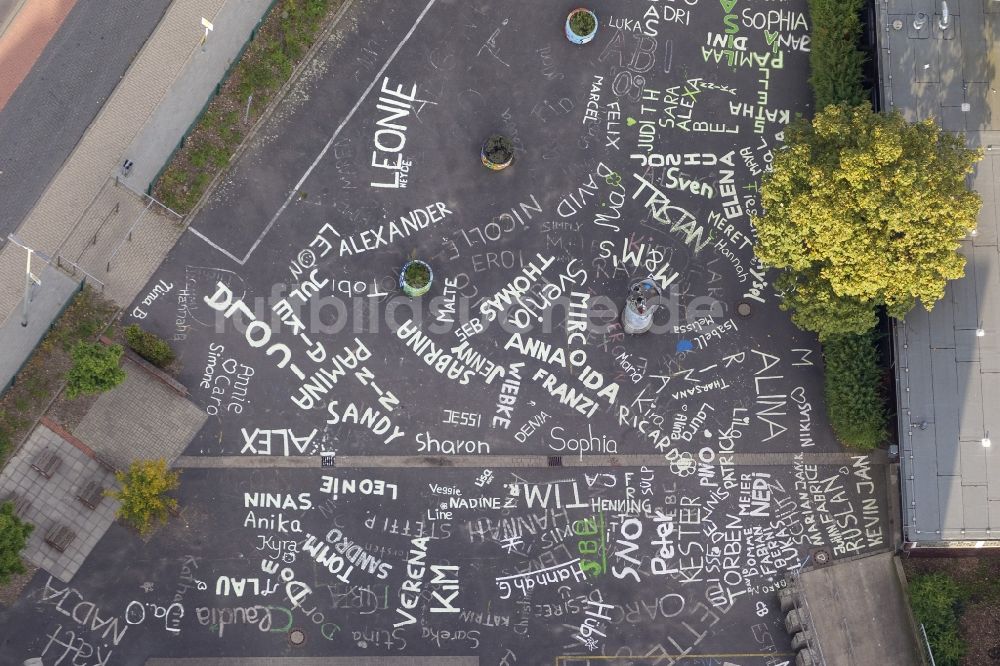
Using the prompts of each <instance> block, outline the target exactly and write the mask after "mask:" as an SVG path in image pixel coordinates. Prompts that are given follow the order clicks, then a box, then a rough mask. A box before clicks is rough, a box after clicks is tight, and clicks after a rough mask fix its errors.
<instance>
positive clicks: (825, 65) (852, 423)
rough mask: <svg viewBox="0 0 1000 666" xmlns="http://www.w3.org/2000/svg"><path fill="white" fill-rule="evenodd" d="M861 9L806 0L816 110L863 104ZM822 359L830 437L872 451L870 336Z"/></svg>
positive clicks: (877, 415) (876, 407)
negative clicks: (831, 433)
mask: <svg viewBox="0 0 1000 666" xmlns="http://www.w3.org/2000/svg"><path fill="white" fill-rule="evenodd" d="M863 6H864V0H809V15H810V18H811V21H812V33H811V36H810V37H811V39H810V44H809V47H810V52H809V66H810V70H811V71H810V76H809V85H811V86H812V89H813V97H814V100H815V103H816V111H820V110H822V109H825V108H826V107H827V106H829V105H830V104H843V103H847V104H851V105H858V104H862V103H864V102H866V101H868V100H869V96H868V91H867V90H865V87H864V84H863V81H864V70H863V67H864V63H865V55H864V53H862V52H861V51H859V50H858V43H859V41H860V39H861V10H862V8H863ZM823 356H824V359H825V361H826V376H825V378H824V381H825V389H826V409H827V415H828V416H829V418H830V425H831V426H832V427H833V432H834V434H835V435H836V436H837V439H838V440H840V443H841V444H844V445H846V446H851V447H854V448H858V449H873V448H875V447H877V446H878V445H879V444H881V443H882V442H883V441H885V438H886V436H887V434H888V433H887V431H886V420H887V414H886V408H885V399H884V396H883V395H882V391H881V390H880V382H881V377H882V371H881V369H880V368H879V364H878V353H877V352H876V349H875V337H874V334H873V333H872V332H869V333H866V334H863V335H844V336H837V337H834V338H831V339H829V340H827V341H825V342H824V344H823Z"/></svg>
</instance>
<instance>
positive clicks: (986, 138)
mask: <svg viewBox="0 0 1000 666" xmlns="http://www.w3.org/2000/svg"><path fill="white" fill-rule="evenodd" d="M876 7H877V11H878V34H879V40H880V44H879V64H880V70H881V76H882V85H883V100H884V102H885V104H884V107H885V108H886V109H893V108H894V109H898V110H899V111H901V112H902V113H903V115H904V116H906V118H907V119H909V120H919V119H923V118H927V117H932V116H933V117H935V118H936V119H937V120H938V122H940V123H941V125H942V127H943V128H944V129H945V130H947V131H952V132H965V133H966V137H967V139H968V142H969V144H970V145H973V146H981V147H983V148H984V149H985V150H986V156H985V158H984V159H983V161H982V162H981V163H980V164H979V165H978V167H977V169H976V172H975V174H974V176H973V177H972V178H971V184H972V187H973V188H974V189H976V190H977V191H978V192H979V193H980V195H981V196H982V198H983V210H982V212H981V213H980V216H979V227H978V229H977V230H976V233H975V235H971V236H969V237H967V238H966V239H965V240H964V241H963V242H962V244H961V247H960V249H959V251H960V252H961V253H962V254H963V255H965V257H966V259H967V263H966V276H965V277H964V278H963V279H961V280H957V281H954V282H952V283H951V284H949V285H948V288H947V291H946V293H945V297H944V299H942V300H941V301H939V302H938V303H937V304H936V305H935V306H934V309H933V310H932V311H931V312H930V313H928V312H926V311H925V310H923V308H919V307H918V308H917V309H915V310H914V311H913V312H912V313H910V315H908V316H907V317H906V321H905V322H904V323H901V324H899V325H897V328H896V330H897V344H896V349H895V352H896V374H897V388H898V390H899V427H900V447H901V451H900V459H901V474H900V480H901V484H902V487H903V514H904V515H903V522H904V531H905V534H906V538H907V540H908V541H914V542H932V541H949V542H956V541H970V542H975V541H982V540H992V539H1000V344H998V342H1000V254H998V249H997V230H998V227H1000V224H998V213H1000V209H998V200H1000V199H998V193H997V179H998V178H1000V162H998V158H1000V94H998V92H997V90H996V88H997V87H998V86H1000V81H998V77H997V67H996V64H997V63H998V62H1000V42H997V40H996V37H997V36H1000V2H990V1H989V0H949V2H948V7H949V9H950V14H951V16H950V21H949V24H948V25H947V26H946V28H944V29H942V28H941V26H940V21H941V15H940V10H941V3H940V2H930V1H926V2H925V1H921V0H912V1H911V0H906V1H905V2H903V1H900V0H890V2H889V3H888V5H887V6H884V5H883V4H882V3H877V4H876ZM916 12H926V13H927V14H928V15H929V16H928V20H927V21H925V22H924V23H923V24H922V25H921V26H920V27H919V28H914V19H915V13H916ZM935 12H936V13H935ZM897 21H898V23H896V22H897ZM917 23H918V25H920V22H919V21H918V22H917ZM894 24H895V25H894ZM994 111H997V113H994ZM977 329H983V331H984V334H983V335H982V336H979V335H977ZM987 433H989V437H990V439H991V440H992V441H995V444H993V446H991V447H990V448H984V446H983V444H982V441H983V439H984V438H986V437H987ZM969 545H974V544H969ZM990 545H992V544H990Z"/></svg>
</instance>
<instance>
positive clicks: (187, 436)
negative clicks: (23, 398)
mask: <svg viewBox="0 0 1000 666" xmlns="http://www.w3.org/2000/svg"><path fill="white" fill-rule="evenodd" d="M122 367H123V368H124V370H125V372H126V373H128V374H127V376H126V378H125V381H124V382H122V384H121V385H120V386H118V387H117V388H114V389H112V390H111V391H108V392H107V393H102V394H101V395H100V397H99V398H98V399H97V402H95V403H94V404H93V406H92V407H91V408H90V410H89V411H88V412H87V414H86V416H84V417H83V420H82V421H81V422H80V425H79V426H77V427H76V428H75V429H74V434H76V436H77V437H79V438H80V439H82V440H83V441H85V442H87V443H88V444H89V445H90V446H92V447H93V448H94V450H95V451H97V453H98V454H99V455H100V456H101V458H102V459H104V460H107V461H108V462H109V463H111V464H112V465H114V466H115V467H116V468H118V469H126V468H127V467H128V466H129V464H130V463H131V462H132V461H133V460H136V459H145V460H150V459H154V460H155V459H157V458H163V459H164V460H166V461H167V463H168V464H169V463H171V462H173V460H174V459H175V458H177V456H178V455H180V453H181V452H182V451H183V450H184V449H185V448H186V447H187V445H188V444H189V443H190V442H191V439H192V438H194V436H195V434H196V433H197V432H198V430H200V429H201V426H202V424H204V423H205V420H206V419H207V418H208V415H207V414H205V411H204V410H202V409H200V408H199V407H197V406H196V405H195V404H194V403H192V402H190V401H189V400H188V399H187V398H186V397H184V396H182V395H179V394H178V393H177V391H175V390H174V389H173V388H171V387H170V386H167V385H166V384H164V383H163V382H161V381H160V380H159V379H157V378H156V377H154V376H152V375H150V374H148V373H147V372H146V371H145V370H143V369H142V368H141V367H140V366H139V365H138V364H136V363H135V362H133V361H131V360H129V359H128V358H126V359H125V360H124V361H123V362H122Z"/></svg>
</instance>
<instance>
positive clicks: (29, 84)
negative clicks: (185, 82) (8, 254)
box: [0, 0, 170, 245]
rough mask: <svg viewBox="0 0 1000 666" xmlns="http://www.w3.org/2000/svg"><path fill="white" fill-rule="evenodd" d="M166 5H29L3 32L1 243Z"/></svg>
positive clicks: (164, 0) (152, 1)
mask: <svg viewBox="0 0 1000 666" xmlns="http://www.w3.org/2000/svg"><path fill="white" fill-rule="evenodd" d="M16 2H19V0H15V3H16ZM169 4H170V0H100V2H76V3H75V4H74V1H73V0H27V1H26V2H25V3H24V5H23V7H22V8H21V11H20V13H19V14H18V16H17V20H16V21H14V22H13V23H11V26H10V29H9V30H8V31H7V33H6V34H4V35H0V72H3V75H2V76H0V172H2V173H0V201H3V202H4V205H3V206H2V207H0V245H3V239H5V238H6V237H7V234H8V233H9V232H12V231H15V230H16V229H17V227H18V226H19V225H20V224H21V223H22V222H23V221H24V219H25V216H27V214H28V213H29V212H30V211H31V209H32V207H34V205H35V203H36V202H37V201H38V198H39V197H40V196H41V195H42V193H43V192H45V188H46V187H47V186H48V184H49V181H51V180H52V178H53V177H54V176H55V175H56V173H57V172H58V171H59V169H60V168H61V167H62V165H63V163H64V162H65V161H66V158H67V157H69V155H70V153H72V152H73V149H74V148H75V147H76V144H77V143H78V142H79V141H80V137H82V136H83V133H84V132H85V131H86V130H87V128H88V127H89V126H90V124H91V122H93V120H94V118H95V117H96V116H97V113H98V112H99V111H100V110H101V106H103V104H104V102H105V101H107V99H108V97H109V96H110V95H111V93H112V92H113V91H114V89H115V87H116V86H117V85H118V82H119V81H121V78H122V75H124V74H125V71H126V70H127V69H128V68H129V66H130V65H131V64H132V61H133V60H134V59H135V57H136V54H137V53H138V52H139V50H140V49H141V48H142V45H143V44H144V43H145V42H146V40H147V39H148V38H149V35H150V34H151V33H152V32H153V29H154V28H155V27H156V25H157V24H158V23H159V22H160V19H161V18H162V17H163V13H164V12H165V11H166V9H167V6H168V5H169ZM66 12H68V14H65V16H64V13H66ZM2 21H3V18H2V8H0V23H2ZM0 32H2V30H0ZM8 97H9V100H8V99H7V98H8ZM5 102H6V105H5Z"/></svg>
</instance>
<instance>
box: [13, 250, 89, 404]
mask: <svg viewBox="0 0 1000 666" xmlns="http://www.w3.org/2000/svg"><path fill="white" fill-rule="evenodd" d="M22 252H24V250H22ZM21 261H22V262H23V261H25V260H24V259H22V260H21ZM22 270H23V267H22ZM39 280H40V281H41V285H38V286H37V287H35V288H34V291H33V294H34V297H33V298H32V299H31V300H30V301H29V302H28V325H27V326H21V320H22V311H21V308H17V309H16V310H15V312H14V314H13V315H11V316H10V317H8V318H7V321H6V322H4V323H3V324H0V350H2V353H0V392H2V391H4V390H6V388H7V387H8V386H9V385H10V384H11V382H13V381H14V378H15V376H16V374H17V373H18V372H20V370H21V368H22V367H23V366H24V364H25V363H26V362H27V361H28V358H30V357H31V354H32V352H34V351H35V347H37V346H38V343H39V342H41V341H42V338H44V337H45V334H46V333H48V332H49V329H50V328H51V327H52V325H51V322H52V320H53V319H54V318H55V317H56V316H58V315H59V313H60V312H62V311H63V310H64V309H65V308H66V304H67V303H69V301H70V299H72V298H73V296H75V295H76V293H77V290H78V289H79V286H80V285H79V284H77V283H76V282H74V281H73V280H71V279H70V278H68V277H66V276H65V275H63V274H62V272H61V271H59V270H57V269H55V268H53V267H51V266H49V267H47V268H46V269H45V270H44V271H42V274H41V276H39ZM21 284H22V285H23V284H24V277H23V275H22V277H21Z"/></svg>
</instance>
